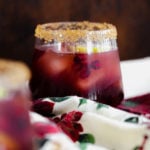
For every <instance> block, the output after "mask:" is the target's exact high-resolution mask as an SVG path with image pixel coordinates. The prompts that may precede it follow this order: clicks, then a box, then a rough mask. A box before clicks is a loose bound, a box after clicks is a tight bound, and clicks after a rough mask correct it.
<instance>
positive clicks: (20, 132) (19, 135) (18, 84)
mask: <svg viewBox="0 0 150 150" xmlns="http://www.w3.org/2000/svg"><path fill="white" fill-rule="evenodd" d="M29 76H30V72H29V70H28V68H27V67H26V66H25V65H24V64H22V63H20V62H14V61H10V60H4V59H0V149H1V150H33V145H32V136H33V135H32V128H31V124H30V118H29V108H30V102H31V101H30V99H31V94H30V91H29V88H28V87H27V83H26V82H27V80H28V79H29Z"/></svg>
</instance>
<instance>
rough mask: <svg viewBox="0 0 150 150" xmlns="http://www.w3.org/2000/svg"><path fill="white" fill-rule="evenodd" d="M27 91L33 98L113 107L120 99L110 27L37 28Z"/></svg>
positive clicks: (76, 24) (87, 24)
mask: <svg viewBox="0 0 150 150" xmlns="http://www.w3.org/2000/svg"><path fill="white" fill-rule="evenodd" d="M35 36H36V43H35V51H34V56H33V66H32V79H31V82H30V87H31V90H32V93H33V97H34V98H40V97H63V96H69V95H78V96H81V97H85V98H89V99H91V100H94V101H97V102H102V103H105V104H109V105H113V106H116V105H118V104H119V103H120V102H121V101H122V99H123V90H122V79H121V71H120V59H119V54H118V49H117V43H116V37H117V31H116V28H115V26H113V25H111V24H106V23H103V24H100V23H90V22H64V23H49V24H43V25H38V26H37V28H36V31H35Z"/></svg>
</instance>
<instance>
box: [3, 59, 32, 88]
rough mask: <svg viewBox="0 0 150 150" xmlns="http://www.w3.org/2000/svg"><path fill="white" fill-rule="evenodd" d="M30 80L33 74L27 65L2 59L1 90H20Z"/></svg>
mask: <svg viewBox="0 0 150 150" xmlns="http://www.w3.org/2000/svg"><path fill="white" fill-rule="evenodd" d="M30 78H31V72H30V69H29V68H28V66H27V65H26V64H25V63H23V62H21V61H16V60H9V59H3V58H0V88H10V89H15V88H19V87H20V86H22V85H24V84H26V82H27V81H29V80H30Z"/></svg>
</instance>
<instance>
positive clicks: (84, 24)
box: [35, 21, 117, 42]
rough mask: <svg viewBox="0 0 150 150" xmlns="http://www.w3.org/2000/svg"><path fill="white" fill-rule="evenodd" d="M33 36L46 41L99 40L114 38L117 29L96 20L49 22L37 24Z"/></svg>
mask: <svg viewBox="0 0 150 150" xmlns="http://www.w3.org/2000/svg"><path fill="white" fill-rule="evenodd" d="M35 37H36V38H39V39H43V40H45V41H47V42H51V41H54V40H55V41H59V42H68V41H69V42H76V41H78V40H80V39H86V40H92V41H101V40H102V39H106V38H107V39H116V38H117V29H116V27H115V26H114V25H112V24H110V23H98V22H88V21H80V22H71V21H70V22H51V23H45V24H38V25H37V26H36V28H35Z"/></svg>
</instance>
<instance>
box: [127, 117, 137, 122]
mask: <svg viewBox="0 0 150 150" xmlns="http://www.w3.org/2000/svg"><path fill="white" fill-rule="evenodd" d="M125 122H131V123H138V122H139V118H138V117H130V118H127V119H125Z"/></svg>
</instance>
